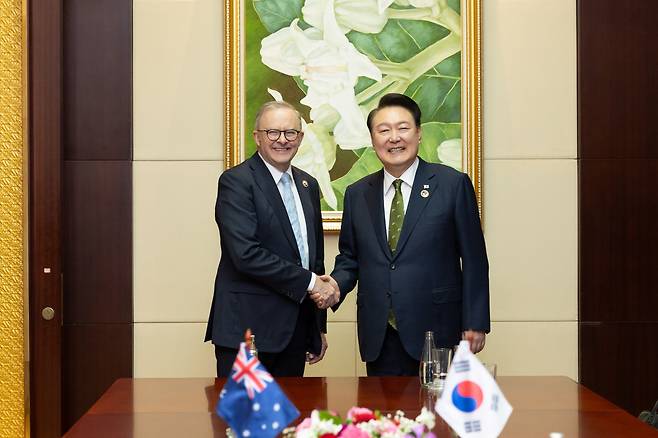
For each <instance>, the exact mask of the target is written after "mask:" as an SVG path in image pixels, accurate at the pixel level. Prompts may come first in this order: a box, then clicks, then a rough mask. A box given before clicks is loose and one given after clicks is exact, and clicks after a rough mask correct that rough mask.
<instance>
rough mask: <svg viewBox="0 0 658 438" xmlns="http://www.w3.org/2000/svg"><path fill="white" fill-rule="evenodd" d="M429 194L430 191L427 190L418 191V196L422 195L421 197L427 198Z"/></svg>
mask: <svg viewBox="0 0 658 438" xmlns="http://www.w3.org/2000/svg"><path fill="white" fill-rule="evenodd" d="M429 195H430V192H428V191H427V190H425V189H423V190H421V191H420V196H421V197H423V198H427V197H428V196H429Z"/></svg>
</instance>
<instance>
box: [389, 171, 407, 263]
mask: <svg viewBox="0 0 658 438" xmlns="http://www.w3.org/2000/svg"><path fill="white" fill-rule="evenodd" d="M393 186H394V187H395V195H394V196H393V202H392V203H391V212H390V214H389V216H388V247H389V248H391V252H393V253H394V252H395V249H396V248H397V247H398V240H400V231H402V223H403V222H404V199H402V180H401V179H396V180H395V181H393Z"/></svg>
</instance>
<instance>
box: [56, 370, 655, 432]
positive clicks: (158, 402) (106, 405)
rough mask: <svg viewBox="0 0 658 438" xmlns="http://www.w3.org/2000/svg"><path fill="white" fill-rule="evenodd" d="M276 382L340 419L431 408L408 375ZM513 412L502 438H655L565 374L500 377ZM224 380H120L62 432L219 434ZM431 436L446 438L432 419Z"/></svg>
mask: <svg viewBox="0 0 658 438" xmlns="http://www.w3.org/2000/svg"><path fill="white" fill-rule="evenodd" d="M277 381H278V382H279V385H281V387H282V388H283V389H284V391H285V392H286V393H287V394H288V397H289V398H290V399H291V400H292V402H293V403H294V404H295V405H296V406H297V408H298V409H299V410H300V411H301V413H302V417H300V419H298V421H299V420H301V418H303V417H306V416H308V415H309V414H310V412H311V410H313V409H314V408H320V409H326V408H331V409H332V410H334V411H337V412H338V413H339V414H340V415H341V416H343V417H344V416H345V413H346V412H347V410H348V409H349V408H350V407H352V406H363V407H369V408H372V409H380V410H381V411H382V412H391V413H393V412H395V411H396V410H397V409H401V410H403V411H404V412H405V413H406V414H407V416H408V417H412V416H415V415H417V414H418V412H420V409H421V407H422V406H423V405H426V406H427V405H431V404H433V402H434V400H433V396H432V394H431V393H429V392H427V391H424V390H422V389H421V388H420V385H419V382H418V379H417V378H410V377H386V378H377V377H360V378H358V377H326V378H324V377H323V378H320V377H306V378H280V379H277ZM498 384H499V385H500V386H501V388H502V390H503V393H504V394H505V396H506V397H507V399H508V400H509V402H510V404H511V405H512V406H513V407H514V412H513V413H512V416H511V417H510V419H509V421H508V422H507V425H506V426H505V429H504V430H503V433H502V435H501V436H502V437H519V438H521V437H523V438H527V437H548V434H549V432H562V433H563V434H564V436H565V438H570V437H592V438H594V437H596V438H602V437H625V438H634V437H658V431H656V430H655V429H652V428H651V427H649V426H647V425H645V424H644V423H642V422H640V421H639V420H637V419H636V418H634V417H632V416H631V415H629V414H628V413H626V412H625V411H623V410H622V409H620V408H618V407H617V406H615V405H613V404H612V403H610V402H609V401H607V400H605V399H604V398H602V397H600V396H598V395H596V394H595V393H593V392H592V391H590V390H588V389H587V388H585V387H584V386H582V385H579V384H577V383H576V382H574V381H573V380H570V379H568V378H566V377H499V378H498ZM223 385H224V379H120V380H117V381H116V382H115V383H114V384H113V385H112V386H111V387H110V389H108V391H107V392H106V393H105V394H104V395H103V396H102V397H101V398H100V400H98V401H97V402H96V404H94V406H92V408H91V409H90V410H89V411H88V412H87V413H86V414H85V415H84V416H83V417H82V418H81V419H80V420H79V421H78V422H77V423H76V424H75V425H74V426H73V427H72V428H71V430H70V431H69V432H68V433H67V434H66V435H65V437H67V438H79V437H95V438H103V437H113V438H117V437H138V438H143V437H158V438H166V437H224V436H226V424H225V423H224V422H223V421H222V420H221V419H220V418H219V417H217V415H215V413H214V410H215V404H216V402H217V397H218V394H219V391H220V390H221V388H222V387H223ZM435 433H436V434H437V436H438V437H439V438H440V437H450V436H451V434H450V430H449V428H448V427H447V425H446V424H445V423H444V422H443V421H442V420H440V418H439V417H438V416H437V426H436V428H435Z"/></svg>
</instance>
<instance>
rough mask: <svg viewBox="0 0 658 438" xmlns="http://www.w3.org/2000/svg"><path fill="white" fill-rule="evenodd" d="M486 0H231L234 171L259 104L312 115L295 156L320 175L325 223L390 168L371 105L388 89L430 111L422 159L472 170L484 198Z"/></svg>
mask: <svg viewBox="0 0 658 438" xmlns="http://www.w3.org/2000/svg"><path fill="white" fill-rule="evenodd" d="M480 10H481V4H480V0H239V1H237V0H225V20H226V21H225V41H224V49H225V71H224V78H225V83H224V90H225V113H224V114H225V119H224V132H225V133H226V135H225V139H226V143H225V145H224V161H225V168H230V167H232V166H235V165H237V164H239V163H240V162H242V161H243V160H244V159H245V158H247V157H249V156H250V155H251V154H253V153H254V152H255V151H256V145H255V143H254V141H253V138H252V135H251V132H252V130H253V129H254V128H253V126H254V119H255V115H256V112H257V110H258V108H259V107H260V106H261V105H262V104H263V103H264V102H267V101H270V100H277V99H283V100H286V101H288V102H290V103H292V104H293V105H295V107H297V108H298V109H299V111H300V113H301V115H302V118H303V129H304V132H305V135H304V139H303V141H302V143H301V145H300V147H299V151H298V153H297V155H296V156H295V158H294V160H293V165H295V166H297V167H299V168H301V169H303V170H305V171H307V172H308V173H310V174H311V175H313V176H314V177H315V178H316V179H317V180H318V182H319V185H320V189H321V196H322V199H321V203H322V215H323V224H324V229H325V230H338V229H340V221H341V210H342V205H343V195H344V193H345V189H346V188H347V186H348V185H350V184H352V183H353V182H355V181H357V180H358V179H360V178H362V177H364V176H365V175H367V174H369V173H372V172H375V171H377V170H379V169H380V168H381V163H380V162H379V160H378V159H377V156H376V154H375V152H374V150H373V148H372V145H371V143H370V135H369V132H368V129H367V126H366V117H367V114H368V113H369V112H370V111H371V110H372V109H373V108H375V107H376V106H377V103H378V101H379V98H380V97H381V96H383V95H384V94H386V93H390V92H396V93H404V94H406V95H408V96H410V97H412V98H413V99H415V100H416V102H418V104H419V106H420V108H421V111H422V114H423V116H422V126H421V127H422V130H423V136H422V142H421V144H420V148H419V155H420V157H422V158H423V159H425V160H427V161H430V162H435V163H443V164H446V165H448V166H452V167H454V168H456V169H459V170H461V171H463V172H467V173H468V174H469V175H470V177H471V180H472V181H473V185H474V187H475V191H476V194H477V196H478V202H479V204H480V211H482V210H481V206H482V187H481V183H482V178H481V156H482V154H481V148H482V141H481V133H480V130H481V104H480V90H481V86H480V83H481V82H480V36H481V30H480Z"/></svg>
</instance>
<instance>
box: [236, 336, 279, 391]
mask: <svg viewBox="0 0 658 438" xmlns="http://www.w3.org/2000/svg"><path fill="white" fill-rule="evenodd" d="M248 355H249V353H247V349H246V348H240V351H238V355H237V356H236V358H235V362H234V363H233V371H234V373H233V375H232V376H231V378H232V379H233V380H235V381H236V382H237V383H241V382H243V384H244V387H245V389H246V390H247V396H248V397H249V398H250V399H252V400H253V399H254V395H255V394H254V391H255V392H257V393H261V392H262V391H263V390H264V389H265V388H267V382H272V381H274V379H273V378H272V375H271V374H270V373H268V372H267V371H266V370H265V368H264V367H263V366H262V365H261V363H260V361H259V360H258V358H257V357H256V356H251V357H248Z"/></svg>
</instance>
